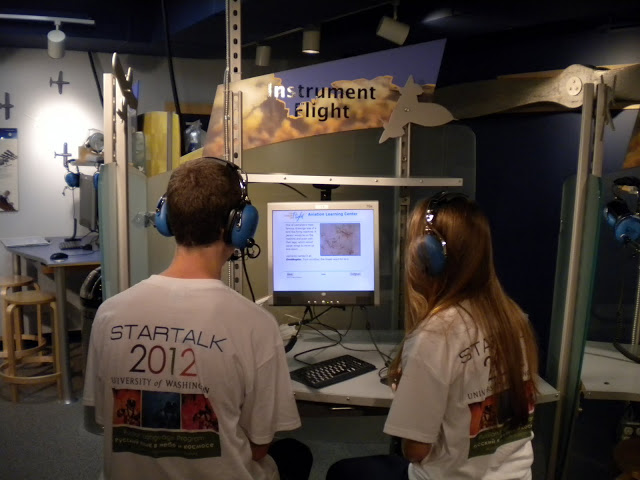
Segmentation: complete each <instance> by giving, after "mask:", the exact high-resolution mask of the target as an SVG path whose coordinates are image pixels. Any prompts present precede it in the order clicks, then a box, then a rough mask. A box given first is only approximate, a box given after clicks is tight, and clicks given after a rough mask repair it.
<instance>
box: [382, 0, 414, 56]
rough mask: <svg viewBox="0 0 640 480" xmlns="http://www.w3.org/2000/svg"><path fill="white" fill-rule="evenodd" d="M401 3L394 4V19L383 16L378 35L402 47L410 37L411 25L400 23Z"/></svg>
mask: <svg viewBox="0 0 640 480" xmlns="http://www.w3.org/2000/svg"><path fill="white" fill-rule="evenodd" d="M399 3H400V2H398V1H395V2H394V3H393V18H389V17H387V16H383V17H382V18H381V19H380V23H379V24H378V29H377V30H376V34H377V35H378V36H379V37H382V38H385V39H387V40H389V41H391V42H393V43H395V44H397V45H402V44H403V43H404V42H405V40H406V39H407V36H408V35H409V25H407V24H406V23H402V22H399V21H398V4H399Z"/></svg>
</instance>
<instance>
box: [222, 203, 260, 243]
mask: <svg viewBox="0 0 640 480" xmlns="http://www.w3.org/2000/svg"><path fill="white" fill-rule="evenodd" d="M231 215H232V218H230V223H231V224H230V226H229V229H228V231H229V232H230V234H229V243H230V244H231V245H233V246H234V247H236V248H240V249H242V248H247V247H251V246H253V244H254V241H253V237H254V235H255V234H256V229H257V228H258V209H257V208H256V207H254V206H253V205H251V204H248V205H245V207H244V208H243V209H242V211H241V212H237V211H236V210H232V212H231Z"/></svg>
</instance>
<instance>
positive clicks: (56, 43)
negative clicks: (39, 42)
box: [47, 21, 66, 58]
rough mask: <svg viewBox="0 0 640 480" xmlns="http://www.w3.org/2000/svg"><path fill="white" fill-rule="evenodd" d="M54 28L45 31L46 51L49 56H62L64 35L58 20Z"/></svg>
mask: <svg viewBox="0 0 640 480" xmlns="http://www.w3.org/2000/svg"><path fill="white" fill-rule="evenodd" d="M54 23H55V26H56V28H55V30H51V31H50V32H49V33H47V53H48V54H49V56H50V57H51V58H62V57H64V40H65V38H66V35H65V34H64V32H63V31H62V30H60V22H59V21H56V22H54Z"/></svg>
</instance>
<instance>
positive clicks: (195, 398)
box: [182, 394, 219, 432]
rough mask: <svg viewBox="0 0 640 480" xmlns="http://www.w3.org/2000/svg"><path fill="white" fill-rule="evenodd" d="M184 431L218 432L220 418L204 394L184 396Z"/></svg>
mask: <svg viewBox="0 0 640 480" xmlns="http://www.w3.org/2000/svg"><path fill="white" fill-rule="evenodd" d="M182 428H183V429H184V430H214V431H216V432H217V431H219V430H218V416H217V415H216V412H214V411H213V407H212V406H211V403H210V402H209V399H208V398H207V397H205V396H204V395H202V394H191V395H186V394H185V395H182Z"/></svg>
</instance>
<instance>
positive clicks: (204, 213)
mask: <svg viewBox="0 0 640 480" xmlns="http://www.w3.org/2000/svg"><path fill="white" fill-rule="evenodd" d="M241 201H242V189H241V187H240V181H239V176H238V173H237V172H236V171H235V170H234V168H233V166H232V165H231V164H225V162H224V161H222V160H219V159H215V158H211V157H202V158H198V159H195V160H190V161H188V162H186V163H183V164H182V165H180V166H179V167H178V168H176V169H175V170H174V171H173V173H172V174H171V178H170V179H169V185H168V186H167V206H168V208H169V226H170V228H171V231H172V232H173V235H174V236H175V238H176V242H177V243H178V245H182V246H185V247H198V246H205V245H210V244H212V243H214V242H215V241H217V240H220V239H223V234H224V230H225V228H226V227H227V223H228V221H229V213H230V212H231V210H232V209H233V208H237V207H239V206H240V204H241Z"/></svg>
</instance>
